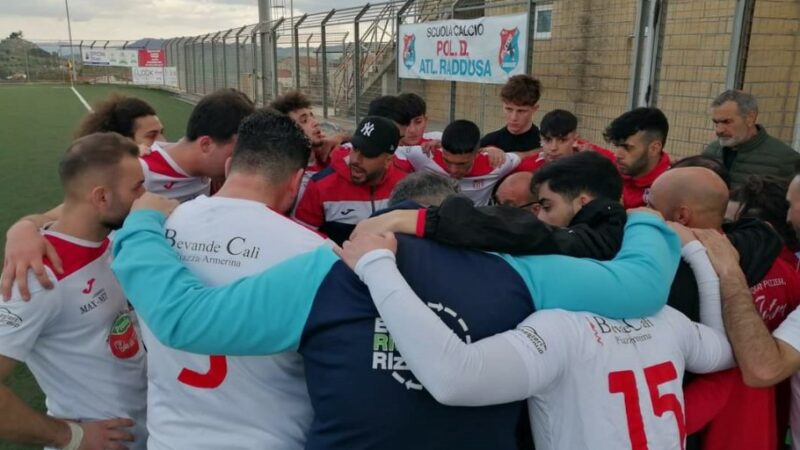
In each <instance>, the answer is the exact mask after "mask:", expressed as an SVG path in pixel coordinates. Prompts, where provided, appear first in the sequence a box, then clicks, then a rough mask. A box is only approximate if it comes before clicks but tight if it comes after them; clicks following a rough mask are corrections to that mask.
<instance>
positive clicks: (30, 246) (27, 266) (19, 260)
mask: <svg viewBox="0 0 800 450" xmlns="http://www.w3.org/2000/svg"><path fill="white" fill-rule="evenodd" d="M62 206H63V205H58V206H56V207H55V208H53V209H51V210H50V211H47V212H45V213H42V214H32V215H29V216H25V217H23V218H22V219H20V220H18V221H17V222H16V223H15V224H14V225H12V226H11V228H9V229H8V231H7V232H6V248H5V258H4V262H3V279H2V283H0V291H2V292H0V293H2V295H3V299H4V300H8V299H9V298H11V286H13V285H14V282H15V281H16V282H17V286H18V287H19V291H20V293H21V294H22V297H23V298H24V299H25V300H29V299H30V298H31V294H30V290H29V289H28V270H33V273H34V274H35V275H36V279H37V280H38V281H39V284H41V285H42V286H44V287H45V288H47V289H51V288H52V287H53V284H52V283H51V282H50V279H49V278H48V277H47V274H46V273H45V270H44V262H43V261H44V258H45V257H47V258H48V259H49V260H50V262H51V263H52V264H53V267H54V269H55V270H56V272H58V273H61V272H62V270H63V268H62V267H61V258H59V257H58V254H57V253H56V251H55V248H53V246H52V245H50V243H49V242H47V240H46V239H45V238H44V237H42V235H41V234H40V233H39V230H40V229H41V228H42V227H44V226H45V225H47V224H48V223H50V222H53V221H55V220H58V219H59V217H61V208H62Z"/></svg>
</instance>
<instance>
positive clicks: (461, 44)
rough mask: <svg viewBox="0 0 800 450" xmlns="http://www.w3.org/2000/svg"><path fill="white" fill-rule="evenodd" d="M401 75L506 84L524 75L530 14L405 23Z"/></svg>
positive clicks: (399, 55)
mask: <svg viewBox="0 0 800 450" xmlns="http://www.w3.org/2000/svg"><path fill="white" fill-rule="evenodd" d="M397 51H398V55H397V58H398V61H399V66H400V77H401V78H416V79H425V80H445V81H469V82H474V83H493V84H502V83H505V82H506V80H508V78H509V77H511V76H513V75H518V74H522V73H525V62H526V61H527V58H528V15H527V14H515V15H509V16H493V17H483V18H480V19H474V20H444V21H439V22H427V23H415V24H404V25H401V26H400V45H399V46H398V48H397Z"/></svg>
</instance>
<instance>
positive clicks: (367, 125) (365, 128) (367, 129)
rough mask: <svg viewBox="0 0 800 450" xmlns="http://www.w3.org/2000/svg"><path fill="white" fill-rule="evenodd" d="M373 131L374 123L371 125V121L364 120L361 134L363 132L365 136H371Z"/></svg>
mask: <svg viewBox="0 0 800 450" xmlns="http://www.w3.org/2000/svg"><path fill="white" fill-rule="evenodd" d="M373 131H375V125H373V124H372V122H366V123H365V124H364V125H363V126H362V127H361V134H363V135H364V136H366V137H372V132H373Z"/></svg>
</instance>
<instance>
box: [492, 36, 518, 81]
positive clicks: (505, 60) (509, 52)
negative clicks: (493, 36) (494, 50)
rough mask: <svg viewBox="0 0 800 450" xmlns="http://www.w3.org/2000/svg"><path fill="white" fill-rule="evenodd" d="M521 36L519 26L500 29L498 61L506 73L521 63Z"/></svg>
mask: <svg viewBox="0 0 800 450" xmlns="http://www.w3.org/2000/svg"><path fill="white" fill-rule="evenodd" d="M519 36H520V32H519V28H513V29H511V30H506V29H503V30H501V31H500V52H499V54H498V58H497V62H498V63H499V64H500V68H501V69H503V70H504V71H505V72H506V73H510V72H511V71H512V70H514V69H516V68H517V65H519Z"/></svg>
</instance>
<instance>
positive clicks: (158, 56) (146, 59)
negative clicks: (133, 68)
mask: <svg viewBox="0 0 800 450" xmlns="http://www.w3.org/2000/svg"><path fill="white" fill-rule="evenodd" d="M165 60H166V57H165V54H164V50H147V49H141V50H139V67H164V66H165V65H166V64H164V63H165V62H166V61H165Z"/></svg>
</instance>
